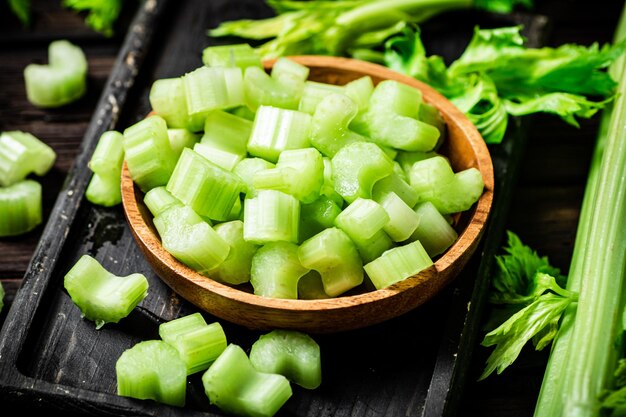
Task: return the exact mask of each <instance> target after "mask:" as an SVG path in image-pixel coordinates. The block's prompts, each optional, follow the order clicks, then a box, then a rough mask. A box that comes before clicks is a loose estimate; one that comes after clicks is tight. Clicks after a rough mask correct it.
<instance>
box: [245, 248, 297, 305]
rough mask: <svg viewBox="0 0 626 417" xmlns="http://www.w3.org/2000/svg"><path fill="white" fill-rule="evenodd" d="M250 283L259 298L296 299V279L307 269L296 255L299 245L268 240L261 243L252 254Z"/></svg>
mask: <svg viewBox="0 0 626 417" xmlns="http://www.w3.org/2000/svg"><path fill="white" fill-rule="evenodd" d="M251 271H252V273H251V277H250V283H251V284H252V287H253V288H254V293H255V294H256V295H260V296H262V297H272V298H289V299H294V300H295V299H297V298H298V281H299V280H300V278H301V277H302V276H303V275H305V274H306V273H307V272H309V270H308V269H307V268H305V267H303V266H302V264H301V263H300V259H299V258H298V245H296V244H293V243H290V242H271V243H267V244H265V245H263V246H262V247H261V248H259V250H257V251H256V253H255V254H254V256H253V257H252V268H251Z"/></svg>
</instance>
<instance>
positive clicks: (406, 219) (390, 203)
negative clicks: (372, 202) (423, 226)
mask: <svg viewBox="0 0 626 417" xmlns="http://www.w3.org/2000/svg"><path fill="white" fill-rule="evenodd" d="M380 205H381V207H382V208H383V209H385V211H386V212H387V214H388V215H389V221H388V222H387V224H385V226H384V227H383V229H384V230H385V232H387V234H388V235H389V237H391V239H392V240H393V241H394V242H402V241H405V240H407V239H408V238H409V237H411V235H412V234H413V232H415V229H416V228H417V225H418V224H419V221H420V218H419V216H418V215H417V213H415V211H413V209H412V208H411V207H409V206H407V205H406V203H405V202H404V201H403V200H402V199H401V198H400V197H398V195H397V194H396V193H394V192H390V193H388V194H385V196H384V197H383V198H382V199H381V200H380Z"/></svg>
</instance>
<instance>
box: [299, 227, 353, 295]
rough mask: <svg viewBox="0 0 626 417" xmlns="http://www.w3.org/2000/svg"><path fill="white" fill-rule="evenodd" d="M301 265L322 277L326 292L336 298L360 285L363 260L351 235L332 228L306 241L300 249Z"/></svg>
mask: <svg viewBox="0 0 626 417" xmlns="http://www.w3.org/2000/svg"><path fill="white" fill-rule="evenodd" d="M298 256H299V258H300V263H301V264H302V266H304V267H305V268H308V269H314V270H316V271H317V272H319V274H320V275H321V276H322V282H323V284H324V292H325V293H326V294H328V295H329V296H331V297H336V296H338V295H340V294H343V293H345V292H346V291H348V290H350V289H352V288H354V287H357V286H358V285H361V283H362V282H363V262H362V260H361V257H360V256H359V253H358V251H357V249H356V247H355V245H354V243H353V242H352V240H350V238H349V237H348V235H347V234H346V233H345V232H344V231H342V230H341V229H339V228H337V227H330V228H328V229H325V230H323V231H321V232H320V233H318V234H316V235H315V236H313V237H311V238H309V239H307V240H306V241H304V242H303V243H302V244H301V245H300V247H299V248H298Z"/></svg>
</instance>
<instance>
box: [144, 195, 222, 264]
mask: <svg viewBox="0 0 626 417" xmlns="http://www.w3.org/2000/svg"><path fill="white" fill-rule="evenodd" d="M154 226H155V227H156V229H157V231H158V232H159V235H160V237H161V243H162V245H163V248H164V249H165V250H166V251H168V252H169V253H170V254H171V255H172V256H173V257H175V258H176V259H178V260H179V261H181V262H182V263H184V264H185V265H187V266H189V267H190V268H192V269H193V270H195V271H196V272H198V273H199V274H202V275H206V276H208V275H209V274H210V272H211V271H213V270H214V269H215V268H217V267H218V266H219V265H220V264H221V263H222V262H224V260H225V259H226V257H227V256H228V253H229V252H230V245H229V244H228V242H226V241H225V240H224V239H223V238H222V237H221V236H220V235H218V234H217V232H215V230H214V229H213V228H212V227H211V225H209V223H207V222H206V221H205V220H204V219H203V218H202V217H200V215H198V214H197V213H196V212H195V211H194V210H193V209H192V208H191V207H189V206H185V205H177V204H174V205H172V206H171V207H170V208H168V209H167V210H165V211H163V212H161V213H160V214H159V215H158V216H156V217H155V218H154Z"/></svg>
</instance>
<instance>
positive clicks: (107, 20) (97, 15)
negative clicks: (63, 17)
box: [63, 0, 122, 36]
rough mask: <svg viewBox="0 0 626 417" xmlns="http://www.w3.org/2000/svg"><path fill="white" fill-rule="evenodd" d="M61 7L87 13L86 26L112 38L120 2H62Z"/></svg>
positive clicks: (94, 0)
mask: <svg viewBox="0 0 626 417" xmlns="http://www.w3.org/2000/svg"><path fill="white" fill-rule="evenodd" d="M63 5H64V6H65V7H67V8H69V9H72V10H75V11H87V12H88V14H87V17H86V18H85V22H86V23H87V25H88V26H89V27H91V28H92V29H93V30H95V31H97V32H100V33H102V34H103V35H105V36H112V35H113V25H114V24H115V21H116V20H117V18H118V16H119V14H120V10H121V9H122V0H63Z"/></svg>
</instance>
